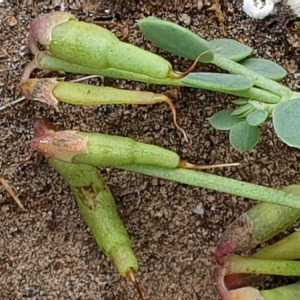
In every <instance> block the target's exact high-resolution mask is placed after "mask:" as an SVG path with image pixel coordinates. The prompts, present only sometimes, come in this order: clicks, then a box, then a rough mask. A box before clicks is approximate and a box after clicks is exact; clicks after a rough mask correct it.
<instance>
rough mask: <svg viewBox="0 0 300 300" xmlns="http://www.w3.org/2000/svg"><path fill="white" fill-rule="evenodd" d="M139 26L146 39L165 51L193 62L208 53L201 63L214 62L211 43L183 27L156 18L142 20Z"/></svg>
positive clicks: (201, 59)
mask: <svg viewBox="0 0 300 300" xmlns="http://www.w3.org/2000/svg"><path fill="white" fill-rule="evenodd" d="M138 24H139V27H140V29H141V31H142V32H143V34H144V35H145V37H146V38H147V39H148V40H149V41H151V42H152V43H153V44H154V45H155V46H157V47H159V48H161V49H163V50H165V51H168V52H171V53H173V54H176V55H178V56H182V57H185V58H188V59H192V60H195V59H196V58H197V57H198V56H199V55H200V54H201V53H204V52H207V51H208V53H206V54H205V55H203V57H201V58H200V61H201V62H205V63H208V62H210V61H212V60H213V57H214V56H213V51H209V50H211V49H210V46H209V43H208V42H207V41H206V40H204V39H202V38H201V37H199V36H198V35H197V34H195V33H193V32H191V31H190V30H188V29H186V28H184V27H182V26H179V25H177V24H174V23H172V22H168V21H163V20H159V19H157V18H155V17H148V18H145V19H142V20H140V21H139V22H138Z"/></svg>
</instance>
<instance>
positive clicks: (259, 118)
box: [246, 109, 269, 126]
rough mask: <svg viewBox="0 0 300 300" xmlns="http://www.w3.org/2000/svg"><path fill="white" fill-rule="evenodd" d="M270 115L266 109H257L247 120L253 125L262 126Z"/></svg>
mask: <svg viewBox="0 0 300 300" xmlns="http://www.w3.org/2000/svg"><path fill="white" fill-rule="evenodd" d="M268 115H269V114H268V112H266V111H265V110H261V109H257V110H255V111H253V112H251V113H250V114H249V115H248V116H247V118H246V121H247V123H248V124H249V125H251V126H260V125H261V124H263V123H264V122H265V121H266V120H267V118H268Z"/></svg>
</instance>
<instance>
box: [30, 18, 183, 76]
mask: <svg viewBox="0 0 300 300" xmlns="http://www.w3.org/2000/svg"><path fill="white" fill-rule="evenodd" d="M43 30H45V31H43ZM36 42H38V43H39V44H41V45H43V46H44V47H45V48H46V49H47V50H48V51H49V52H50V53H51V54H52V55H53V56H54V57H56V58H58V59H61V60H64V61H67V62H69V63H74V64H78V65H81V66H84V67H88V68H93V69H100V70H101V69H110V68H111V69H119V70H124V71H127V72H129V73H137V74H141V75H146V76H148V77H150V78H158V79H164V78H179V77H180V76H181V75H180V73H175V72H173V70H172V66H171V64H170V63H169V62H168V61H167V60H165V59H163V58H162V57H160V56H158V55H156V54H154V53H151V52H148V51H146V50H143V49H141V48H138V47H136V46H134V45H131V44H128V43H123V42H121V41H120V40H119V39H118V38H117V37H116V36H115V35H114V34H113V33H111V32H110V31H109V30H107V29H105V28H103V27H100V26H97V25H95V24H89V23H85V22H80V21H78V20H77V19H76V18H75V17H74V16H72V15H70V14H67V13H64V12H55V13H50V14H46V15H42V16H39V17H37V18H36V19H35V20H34V21H33V23H32V26H31V29H30V45H31V46H30V48H31V49H32V51H33V52H34V53H36V52H37V50H36V49H38V48H37V45H36Z"/></svg>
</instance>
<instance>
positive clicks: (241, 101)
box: [233, 98, 249, 105]
mask: <svg viewBox="0 0 300 300" xmlns="http://www.w3.org/2000/svg"><path fill="white" fill-rule="evenodd" d="M248 102H249V99H247V98H239V99H236V100H234V101H233V103H234V104H236V105H245V104H247V103H248Z"/></svg>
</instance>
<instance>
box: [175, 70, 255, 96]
mask: <svg viewBox="0 0 300 300" xmlns="http://www.w3.org/2000/svg"><path fill="white" fill-rule="evenodd" d="M180 81H181V82H182V83H183V84H184V85H185V86H190V87H194V88H200V89H208V90H211V91H223V92H236V91H243V90H247V89H249V88H251V87H252V85H253V84H252V82H251V81H250V80H249V79H248V78H247V77H246V76H243V75H231V74H222V73H204V72H199V73H190V74H189V75H187V76H185V77H184V78H182V79H180Z"/></svg>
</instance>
